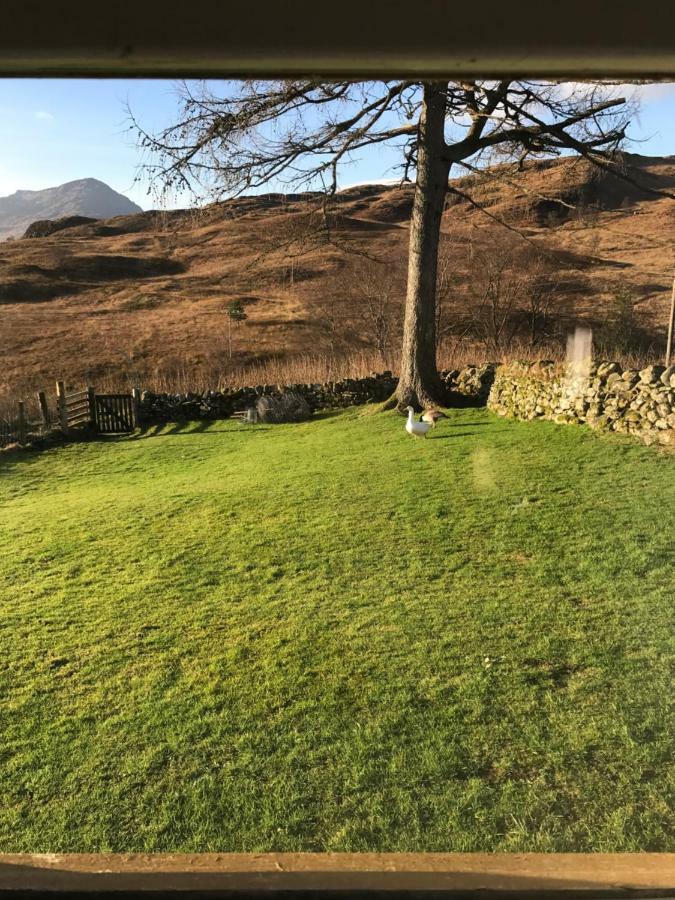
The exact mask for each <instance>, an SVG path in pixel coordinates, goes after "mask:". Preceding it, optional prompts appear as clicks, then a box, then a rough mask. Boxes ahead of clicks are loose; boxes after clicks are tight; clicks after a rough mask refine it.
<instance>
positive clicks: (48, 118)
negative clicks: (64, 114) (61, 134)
mask: <svg viewBox="0 0 675 900" xmlns="http://www.w3.org/2000/svg"><path fill="white" fill-rule="evenodd" d="M35 118H36V119H39V120H40V121H41V122H53V121H54V116H53V115H52V114H51V113H50V112H46V111H45V110H44V109H38V110H36V112H35Z"/></svg>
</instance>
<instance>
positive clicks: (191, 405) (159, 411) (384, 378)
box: [141, 372, 398, 423]
mask: <svg viewBox="0 0 675 900" xmlns="http://www.w3.org/2000/svg"><path fill="white" fill-rule="evenodd" d="M397 383H398V380H397V379H396V378H395V377H394V376H393V375H392V374H391V372H383V373H382V374H380V375H370V376H368V377H367V378H345V379H343V380H342V381H330V382H327V383H325V384H288V385H284V386H283V387H280V386H278V385H270V384H261V385H257V386H256V387H245V388H239V389H238V390H231V391H230V390H224V391H204V392H203V393H187V394H166V393H162V394H159V393H153V392H152V391H144V392H143V394H142V396H141V418H142V420H143V421H144V422H146V423H153V422H173V421H176V420H181V419H183V420H185V419H225V418H228V417H229V416H231V415H232V414H233V413H235V412H242V411H244V410H246V409H248V408H249V407H252V406H255V405H256V402H257V400H258V399H259V398H260V397H275V396H279V395H280V394H281V393H282V392H283V391H293V392H294V393H296V394H299V395H300V396H301V397H304V399H305V400H306V401H307V403H308V405H309V407H310V409H311V410H312V412H314V411H315V410H318V409H336V408H340V407H345V406H358V405H360V404H362V403H377V402H380V401H383V400H386V399H387V398H388V397H390V396H391V395H392V394H393V393H394V391H395V390H396V385H397Z"/></svg>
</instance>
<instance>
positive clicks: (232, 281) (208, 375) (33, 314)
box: [0, 155, 675, 395]
mask: <svg viewBox="0 0 675 900" xmlns="http://www.w3.org/2000/svg"><path fill="white" fill-rule="evenodd" d="M625 162H626V171H627V172H628V174H629V175H630V177H631V178H632V179H633V180H634V181H636V182H637V183H638V184H639V185H641V186H642V188H637V187H635V186H634V185H632V184H629V183H627V182H625V181H622V180H619V179H617V178H615V177H611V176H608V175H605V174H602V173H599V172H598V170H596V169H594V168H592V167H591V166H590V165H589V164H588V163H585V162H582V161H574V160H570V159H566V160H556V161H542V162H536V163H531V164H528V165H527V166H526V167H525V169H524V171H523V172H521V173H519V174H518V175H517V176H513V175H509V176H508V178H506V177H505V175H504V170H503V169H502V170H500V169H493V170H490V171H489V172H488V173H487V174H486V175H484V176H481V178H480V179H477V178H476V177H475V176H469V177H466V178H462V179H459V180H457V181H455V182H453V187H454V188H456V190H457V191H459V192H461V193H460V194H455V195H450V196H449V202H448V208H447V210H446V212H445V215H444V219H443V242H442V256H443V271H444V278H445V287H444V291H443V310H442V319H443V322H442V327H443V328H444V330H445V331H447V337H446V342H450V344H452V346H454V347H457V346H458V345H459V343H460V342H461V341H471V342H473V343H472V346H474V347H476V348H477V350H476V352H477V353H478V352H480V347H481V346H483V347H484V348H485V349H484V352H485V354H486V355H490V352H491V348H490V347H489V346H487V344H486V340H485V334H483V333H482V332H481V327H482V325H484V324H485V323H484V321H483V319H484V318H485V302H486V301H485V297H486V296H487V295H488V294H489V291H487V293H486V288H485V284H486V282H485V278H486V272H488V271H490V270H491V267H493V266H494V263H495V260H496V259H504V260H506V263H505V266H506V268H505V270H504V271H506V272H507V274H508V279H509V281H508V284H512V283H515V282H516V281H517V280H518V279H519V278H520V279H522V278H523V277H525V276H527V277H530V273H531V272H533V271H535V270H536V272H537V273H539V274H538V275H537V278H539V281H538V282H537V283H538V284H539V283H541V284H544V286H545V303H546V310H545V312H546V315H545V317H544V318H545V323H544V327H545V329H548V330H547V331H546V334H549V333H550V335H552V336H553V337H554V338H555V340H558V341H563V340H564V335H565V332H566V330H567V329H569V328H570V327H573V325H574V324H576V323H578V322H579V321H587V322H589V323H590V324H592V325H593V326H594V327H596V328H600V327H602V326H603V323H605V322H606V320H607V318H608V316H609V311H611V309H612V308H613V307H612V303H613V302H614V301H613V300H612V297H614V296H615V295H616V294H617V292H618V293H620V294H621V293H622V292H623V294H624V295H626V294H628V295H629V296H630V298H631V299H632V301H634V303H635V306H634V314H635V317H636V320H637V321H639V325H640V329H641V332H642V335H643V338H645V339H646V346H648V345H649V343H650V342H651V343H652V344H653V347H654V348H656V349H658V347H659V346H660V344H662V343H663V333H664V328H665V323H666V316H667V309H668V306H669V299H670V288H671V283H672V272H673V265H674V257H673V235H674V226H675V202H674V201H672V200H670V199H668V198H666V197H659V196H655V195H654V194H652V193H649V192H648V191H647V190H646V189H647V188H652V189H653V188H657V189H666V190H670V191H671V192H672V191H673V189H675V157H665V158H647V157H640V156H634V155H633V156H626V158H625ZM466 193H470V194H471V196H472V198H473V201H474V203H473V204H472V203H470V202H469V201H468V200H466V199H465V198H464V197H463V196H462V195H463V194H466ZM411 199H412V187H411V186H409V185H407V186H394V187H392V186H391V185H361V186H358V187H354V188H352V189H349V190H345V191H342V192H340V194H338V196H337V198H336V203H335V207H334V212H332V213H331V214H330V215H329V216H328V218H327V219H324V218H323V216H322V211H321V205H320V202H318V201H319V200H320V198H317V196H316V195H311V194H297V195H285V196H283V195H260V196H254V197H243V198H240V199H236V200H231V201H228V202H225V203H222V204H217V205H213V206H210V207H206V208H204V209H202V210H199V211H186V210H182V211H181V210H178V211H171V212H164V213H160V212H145V213H138V214H134V215H124V216H117V217H114V218H109V219H107V220H106V221H98V222H94V223H89V224H85V225H80V226H77V227H72V228H68V229H65V230H62V231H59V232H58V233H55V234H53V235H51V236H49V237H45V238H35V239H25V240H15V241H12V242H7V243H4V244H0V306H1V308H2V316H3V322H4V327H3V330H2V337H1V341H2V346H1V351H2V358H3V361H4V366H3V376H2V379H0V393H2V394H5V395H7V394H15V392H16V391H17V390H21V391H24V390H25V391H28V390H31V391H32V390H33V389H34V388H35V387H36V386H38V385H48V386H49V385H50V384H51V382H52V381H53V380H54V379H55V378H57V377H59V378H63V377H65V378H66V380H68V381H70V382H72V383H76V384H81V383H86V382H91V383H95V384H100V383H102V382H104V381H105V380H106V379H108V380H111V379H112V380H123V379H125V378H133V379H139V378H140V379H141V380H142V382H143V383H144V384H148V383H150V382H155V383H156V381H157V379H160V378H163V377H167V378H168V377H171V376H172V375H176V374H177V373H183V374H184V375H186V377H187V379H188V381H189V380H190V378H192V377H194V379H197V380H200V381H201V383H202V384H205V383H207V384H211V385H212V386H215V384H214V380H216V379H218V378H222V377H225V376H226V375H227V372H228V370H229V369H231V368H232V366H235V365H236V366H239V367H241V366H242V365H246V364H250V363H252V362H255V361H260V360H264V359H269V358H272V357H284V358H286V359H290V358H293V357H294V356H297V355H299V354H307V353H308V352H311V353H329V352H332V353H333V354H335V355H341V354H344V353H347V352H354V351H362V350H363V351H368V352H370V353H371V354H372V353H374V352H375V343H376V342H375V340H374V333H373V324H372V323H373V321H374V316H373V315H369V310H370V312H371V313H372V312H373V309H372V307H373V303H380V304H384V301H385V300H386V309H385V312H386V315H387V316H388V317H389V320H390V321H389V325H388V332H387V341H388V346H389V347H392V348H393V347H395V344H396V341H397V334H398V329H400V313H401V309H402V302H403V291H404V279H405V259H406V253H407V242H408V217H409V214H410V207H411ZM560 201H562V202H560ZM475 204H479V205H481V206H482V207H484V210H485V211H486V212H487V213H488V215H486V214H485V212H484V211H481V210H480V209H478V208H477V207H476V205H475ZM491 217H498V218H499V219H500V220H502V221H503V222H505V223H506V224H507V225H508V226H509V228H505V227H504V226H503V225H498V224H496V222H495V221H494V218H491ZM516 232H517V233H516ZM364 254H365V255H364ZM535 257H536V260H535ZM371 259H374V260H375V261H371ZM542 273H543V274H542ZM533 277H534V276H533ZM504 280H505V277H504V276H503V277H502V282H504ZM521 287H522V286H521ZM526 287H527V286H526ZM514 296H515V294H514ZM529 297H530V293H529V287H527V289H526V290H525V292H524V293H523V292H522V291H521V294H519V295H518V297H517V298H516V300H515V301H514V302H513V306H512V308H509V309H506V313H508V315H507V316H506V317H505V320H506V319H508V321H509V323H511V324H512V323H515V325H517V326H518V328H519V329H520V330H519V331H518V334H517V336H518V337H520V338H522V337H523V336H525V337H526V336H527V335H528V328H529V327H530V326H529V324H528V322H529V321H530V320H529V319H528V316H530V313H531V310H530V311H528V309H527V304H528V303H529V302H530V300H529ZM383 298H384V299H383ZM523 298H524V299H523ZM233 300H239V301H241V303H242V305H243V307H244V309H245V312H246V314H247V317H248V318H247V320H246V321H245V322H243V323H241V324H240V325H237V326H235V327H234V328H233V330H232V332H233V333H232V347H233V358H232V360H231V359H230V356H229V337H228V330H229V329H228V324H229V321H228V316H227V307H228V304H229V303H231V302H232V301H233ZM523 304H524V305H523ZM502 312H504V310H502ZM539 314H540V311H539V312H537V315H539ZM481 317H483V318H481ZM530 318H531V316H530ZM511 324H509V328H510V327H511ZM514 327H515V326H514ZM504 333H506V332H504ZM481 342H482V343H481ZM494 352H495V351H494V349H492V354H493V355H494ZM385 355H386V354H383V356H385Z"/></svg>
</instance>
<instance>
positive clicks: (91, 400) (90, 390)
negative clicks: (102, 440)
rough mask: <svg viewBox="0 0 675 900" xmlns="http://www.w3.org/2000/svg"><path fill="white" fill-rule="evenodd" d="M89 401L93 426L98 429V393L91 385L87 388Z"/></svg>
mask: <svg viewBox="0 0 675 900" xmlns="http://www.w3.org/2000/svg"><path fill="white" fill-rule="evenodd" d="M87 399H88V401H89V418H90V419H91V424H92V425H93V426H94V427H96V391H95V390H94V389H93V387H92V386H91V385H88V386H87Z"/></svg>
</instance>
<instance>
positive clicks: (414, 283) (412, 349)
mask: <svg viewBox="0 0 675 900" xmlns="http://www.w3.org/2000/svg"><path fill="white" fill-rule="evenodd" d="M446 89H447V83H444V82H440V83H439V82H433V83H427V84H425V85H424V106H423V109H422V115H421V118H420V133H419V140H418V148H417V180H416V184H415V198H414V202H413V212H412V218H411V220H410V248H409V253H408V288H407V293H406V305H405V319H404V323H403V355H402V359H401V375H400V379H399V383H398V388H397V390H396V405H397V407H398V409H399V410H404V409H405V408H406V407H407V406H413V407H414V408H415V409H417V410H419V409H423V408H424V407H428V406H434V405H437V404H440V403H442V402H443V400H444V396H445V391H444V389H443V385H442V383H441V380H440V378H439V375H438V371H437V369H436V270H437V266H438V243H439V235H440V229H441V216H442V215H443V207H444V204H445V196H446V193H447V190H448V175H449V172H450V164H449V162H448V161H447V160H446V159H444V151H445V137H444V126H445V103H446V96H445V91H446Z"/></svg>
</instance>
